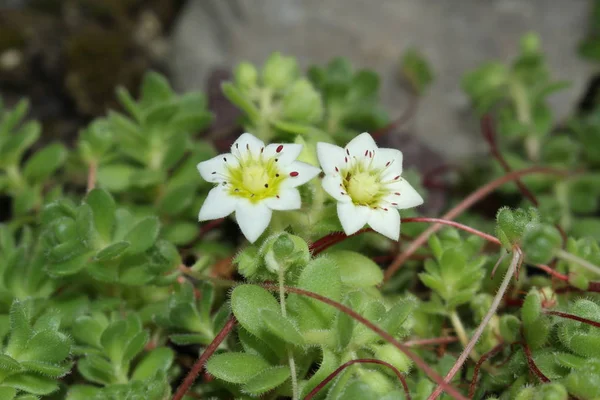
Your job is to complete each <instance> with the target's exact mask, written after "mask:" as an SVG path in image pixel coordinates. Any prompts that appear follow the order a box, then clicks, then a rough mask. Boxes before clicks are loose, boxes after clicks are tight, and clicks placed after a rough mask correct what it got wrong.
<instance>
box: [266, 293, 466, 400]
mask: <svg viewBox="0 0 600 400" xmlns="http://www.w3.org/2000/svg"><path fill="white" fill-rule="evenodd" d="M261 286H262V287H263V288H265V289H267V290H270V291H272V292H278V291H279V287H278V286H276V285H264V284H263V285H261ZM285 291H286V292H288V293H296V294H299V295H302V296H306V297H310V298H313V299H315V300H317V301H320V302H322V303H325V304H329V305H330V306H332V307H334V308H337V309H338V310H340V311H341V312H343V313H345V314H347V315H349V316H351V317H352V318H354V319H355V320H357V321H358V322H360V323H361V324H363V325H364V326H366V327H367V328H369V329H370V330H372V331H373V332H375V333H377V334H378V335H379V336H381V337H382V338H383V339H385V340H386V341H388V342H389V343H391V344H392V345H393V346H394V347H396V348H397V349H398V350H400V351H401V352H403V353H404V354H406V356H407V357H408V358H410V359H411V360H413V361H414V363H415V364H416V365H417V366H418V367H419V368H421V369H422V370H423V371H424V372H425V373H426V374H427V375H428V376H429V378H431V379H432V380H433V381H434V382H436V383H437V384H438V385H440V386H441V387H442V388H443V389H444V390H445V391H446V393H448V394H449V395H451V396H452V397H454V398H455V399H458V400H467V398H466V397H465V396H463V395H462V394H460V392H459V391H458V390H456V389H455V388H454V387H453V386H451V385H450V384H448V383H446V382H445V381H444V379H443V378H442V377H441V376H440V375H438V373H437V372H435V371H434V370H433V369H432V368H431V367H430V366H429V365H427V363H426V362H425V361H423V360H422V359H421V358H420V357H419V356H417V355H416V354H415V353H413V352H412V350H410V348H409V347H407V346H405V345H403V344H402V343H400V342H399V341H397V340H396V339H395V338H394V337H393V336H392V335H390V334H389V333H387V332H386V331H384V330H383V329H381V328H380V327H378V326H377V325H375V324H374V323H372V322H371V321H369V320H368V319H366V318H365V317H363V316H362V315H360V314H358V313H357V312H356V311H354V310H352V309H351V308H349V307H346V306H345V305H343V304H340V303H338V302H337V301H334V300H331V299H329V298H327V297H325V296H321V295H320V294H317V293H314V292H309V291H307V290H304V289H299V288H295V287H289V286H285Z"/></svg>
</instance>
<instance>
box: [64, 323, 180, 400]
mask: <svg viewBox="0 0 600 400" xmlns="http://www.w3.org/2000/svg"><path fill="white" fill-rule="evenodd" d="M72 331H73V336H74V338H75V339H76V341H77V343H78V346H77V347H76V348H75V352H76V354H78V355H80V356H81V358H80V359H79V360H78V361H77V370H78V371H79V373H80V374H81V375H82V376H83V377H84V378H85V379H86V380H87V381H88V382H90V383H93V384H96V385H101V387H97V386H94V385H90V384H81V385H74V386H72V387H71V388H70V389H69V392H68V395H67V399H69V400H84V399H131V400H134V399H135V400H137V399H140V400H141V399H148V400H166V399H168V398H170V395H171V388H170V385H169V382H168V379H167V372H168V370H169V369H170V367H171V365H172V363H173V359H174V353H173V351H172V350H171V349H169V348H167V347H156V348H154V349H152V350H148V351H145V350H144V349H145V347H146V345H147V344H148V340H149V334H148V332H147V331H146V330H144V329H143V328H142V323H141V320H140V318H139V316H137V315H136V314H135V313H130V314H129V315H128V316H126V317H121V316H119V315H118V314H117V313H113V314H112V315H111V316H110V317H107V316H106V315H104V314H103V313H99V312H98V313H92V314H91V315H86V316H81V317H79V318H77V320H76V321H75V324H74V326H73V328H72ZM134 362H135V366H134V367H133V368H132V364H133V363H134Z"/></svg>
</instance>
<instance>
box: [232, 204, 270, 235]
mask: <svg viewBox="0 0 600 400" xmlns="http://www.w3.org/2000/svg"><path fill="white" fill-rule="evenodd" d="M271 214H272V211H271V209H270V208H269V207H267V205H266V204H265V203H264V202H260V203H257V204H252V203H250V201H248V200H245V199H244V200H242V201H238V203H237V205H236V208H235V219H236V220H237V223H238V225H239V226H240V229H241V231H242V233H243V234H244V236H246V239H248V241H249V242H250V243H254V242H255V241H256V239H258V238H259V236H260V235H262V233H263V232H264V231H265V229H267V226H269V222H271Z"/></svg>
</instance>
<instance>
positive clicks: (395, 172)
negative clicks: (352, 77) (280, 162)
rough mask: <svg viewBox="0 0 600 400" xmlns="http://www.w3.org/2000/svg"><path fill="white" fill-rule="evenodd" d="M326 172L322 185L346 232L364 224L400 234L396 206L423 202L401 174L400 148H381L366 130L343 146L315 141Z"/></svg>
mask: <svg viewBox="0 0 600 400" xmlns="http://www.w3.org/2000/svg"><path fill="white" fill-rule="evenodd" d="M317 156H318V158H319V163H320V164H321V168H322V169H323V172H324V173H325V177H324V178H323V182H322V185H323V189H324V190H325V191H326V192H327V193H329V195H330V196H331V197H333V198H334V199H335V200H337V202H338V204H337V213H338V217H339V219H340V222H341V224H342V227H343V228H344V232H345V233H346V235H352V234H353V233H356V232H357V231H358V230H360V229H361V228H362V227H364V226H365V224H367V225H369V226H370V227H371V228H372V229H373V230H374V231H377V232H379V233H381V234H382V235H385V236H387V237H389V238H390V239H393V240H398V238H399V237H400V214H399V212H398V210H402V209H405V208H412V207H416V206H418V205H421V204H423V198H422V197H421V195H419V193H417V191H416V190H415V189H414V188H413V187H412V186H411V185H410V184H409V183H408V182H407V181H406V180H405V179H404V178H402V152H401V151H400V150H396V149H380V148H378V147H377V144H376V143H375V141H374V140H373V138H372V137H371V135H369V134H368V133H366V132H365V133H362V134H360V135H358V136H357V137H355V138H354V139H352V140H351V141H350V143H348V144H347V145H346V147H345V148H343V149H342V148H341V147H338V146H334V145H332V144H329V143H317Z"/></svg>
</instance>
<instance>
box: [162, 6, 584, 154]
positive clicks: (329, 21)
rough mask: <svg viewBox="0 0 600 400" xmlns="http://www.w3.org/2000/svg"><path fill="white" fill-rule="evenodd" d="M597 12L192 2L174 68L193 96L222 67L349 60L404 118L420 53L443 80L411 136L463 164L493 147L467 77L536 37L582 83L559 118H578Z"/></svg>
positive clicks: (558, 105) (565, 97)
mask: <svg viewBox="0 0 600 400" xmlns="http://www.w3.org/2000/svg"><path fill="white" fill-rule="evenodd" d="M589 7H590V3H589V2H588V0H569V1H552V0H485V1H484V0H445V1H444V0H370V1H367V0H302V1H299V0H261V1H259V0H237V1H236V0H202V1H190V2H189V3H188V6H187V9H186V10H184V12H183V13H182V15H181V17H180V20H179V23H178V24H177V25H176V27H175V29H174V33H173V37H172V42H173V43H172V44H173V46H172V51H173V54H172V57H171V60H172V61H171V69H172V72H173V76H174V81H175V85H176V87H178V88H179V89H181V90H186V89H191V88H203V87H204V86H205V83H206V78H207V76H208V75H209V74H210V71H211V70H213V69H214V68H216V67H231V66H233V65H235V63H237V62H239V61H241V60H248V61H251V62H254V63H262V62H263V61H264V60H265V59H266V57H268V55H269V54H270V53H271V52H273V51H281V52H282V53H285V54H290V55H295V56H296V57H298V58H299V60H300V62H301V64H302V65H303V66H307V65H309V64H311V63H325V62H327V61H329V60H330V59H331V58H333V57H335V56H344V57H348V58H349V59H350V60H352V62H353V63H354V64H355V65H356V66H357V67H368V68H372V69H375V70H376V71H377V72H379V73H380V74H381V76H382V78H383V82H382V83H383V87H382V100H383V101H384V103H385V104H386V106H387V107H388V110H389V111H390V114H391V115H392V116H394V115H400V114H401V113H402V109H403V107H405V106H406V105H407V103H408V94H407V93H406V91H405V90H403V89H402V87H401V85H400V84H399V82H398V79H397V75H398V74H397V70H398V58H399V56H400V54H402V52H403V51H404V50H406V49H407V48H408V47H410V46H416V47H418V48H419V49H420V50H421V51H422V52H423V53H424V54H425V55H426V56H427V57H428V59H429V60H430V62H431V64H432V66H433V69H434V72H435V74H436V80H435V82H434V83H433V85H432V87H431V88H430V90H429V91H428V93H427V94H426V96H425V98H424V99H423V101H422V103H421V104H420V106H419V110H418V113H417V115H416V117H415V118H414V119H413V121H412V123H411V126H410V131H411V133H412V134H414V135H417V136H418V137H419V138H420V139H421V140H423V141H424V142H425V143H427V144H429V145H430V146H431V147H433V148H434V149H436V150H438V151H443V152H444V153H445V154H447V155H449V156H450V157H452V158H455V159H456V158H462V157H464V156H467V155H470V154H473V153H475V152H479V151H483V150H484V148H485V147H484V146H483V143H482V141H481V139H480V138H479V129H478V123H477V121H476V120H475V119H474V117H473V115H472V113H471V111H470V108H469V104H468V99H467V97H466V96H465V95H464V94H463V93H462V91H461V89H460V80H461V77H462V76H463V74H464V73H465V72H467V71H470V70H472V69H473V68H475V67H476V66H478V65H480V64H481V63H482V62H484V61H487V60H492V59H500V60H510V59H511V58H512V57H513V56H514V55H515V54H516V52H517V47H518V40H519V38H520V36H521V35H523V34H524V33H526V32H529V31H534V32H538V33H539V34H540V36H541V38H542V45H543V46H544V49H545V50H546V52H547V57H548V62H549V65H550V67H551V70H552V72H553V74H554V76H555V77H556V78H557V79H565V80H570V81H572V82H573V85H572V86H571V88H570V89H568V90H566V91H564V92H562V93H560V94H557V95H555V96H554V97H553V99H552V102H553V106H554V107H555V109H556V111H557V117H558V118H559V119H560V118H561V117H562V116H565V115H566V114H568V113H569V112H570V111H571V109H572V108H573V107H574V105H575V103H576V102H577V100H578V99H579V97H580V96H581V94H582V92H583V91H584V89H585V86H586V84H587V80H588V78H589V76H590V74H591V71H592V69H593V66H591V65H589V64H586V63H585V62H584V61H583V60H581V59H579V58H578V57H577V55H576V47H577V43H578V42H579V40H580V39H581V38H582V37H583V35H584V34H585V29H586V26H587V19H588V14H589Z"/></svg>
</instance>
